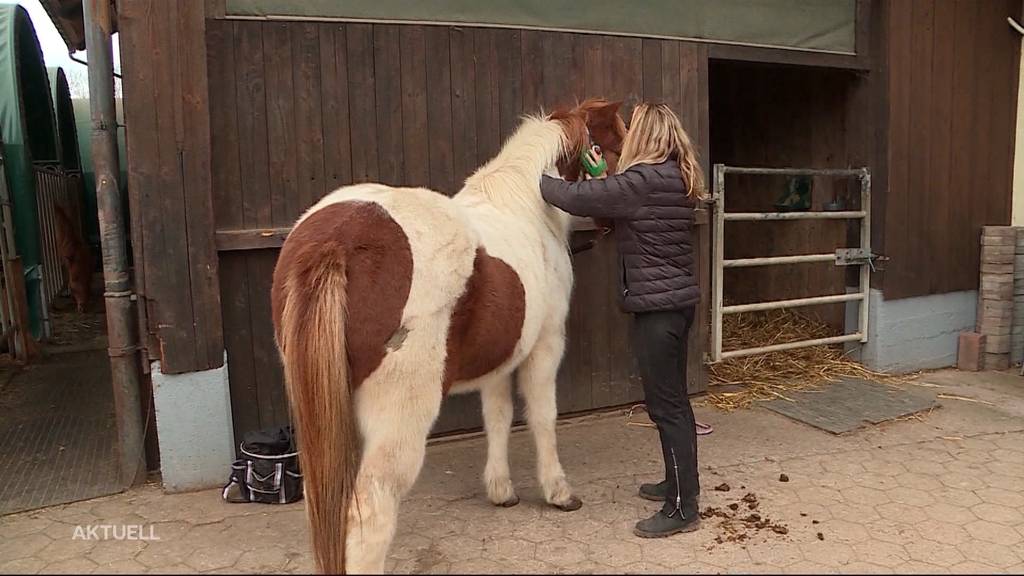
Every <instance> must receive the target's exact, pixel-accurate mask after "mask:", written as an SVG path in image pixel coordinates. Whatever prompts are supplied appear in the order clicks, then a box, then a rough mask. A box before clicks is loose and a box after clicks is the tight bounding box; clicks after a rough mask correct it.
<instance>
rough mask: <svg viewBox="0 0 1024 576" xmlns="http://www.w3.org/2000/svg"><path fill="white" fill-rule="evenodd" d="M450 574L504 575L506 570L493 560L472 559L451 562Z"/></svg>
mask: <svg viewBox="0 0 1024 576" xmlns="http://www.w3.org/2000/svg"><path fill="white" fill-rule="evenodd" d="M451 572H452V573H453V574H505V573H506V569H505V568H504V567H503V566H502V565H501V564H498V563H497V562H495V561H493V560H488V559H486V558H473V559H471V560H459V561H457V562H452V567H451Z"/></svg>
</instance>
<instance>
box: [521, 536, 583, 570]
mask: <svg viewBox="0 0 1024 576" xmlns="http://www.w3.org/2000/svg"><path fill="white" fill-rule="evenodd" d="M534 556H535V557H536V559H537V560H539V561H541V562H545V563H547V564H551V565H552V566H563V567H564V566H572V565H575V564H579V563H581V562H585V561H588V560H591V558H592V556H591V554H590V548H589V546H588V545H587V544H584V543H582V542H576V541H573V540H564V539H558V540H549V541H547V542H541V543H540V544H537V549H536V550H535V552H534Z"/></svg>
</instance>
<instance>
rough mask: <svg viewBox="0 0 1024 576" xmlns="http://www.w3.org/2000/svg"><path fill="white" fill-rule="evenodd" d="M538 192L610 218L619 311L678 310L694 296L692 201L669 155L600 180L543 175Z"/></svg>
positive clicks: (579, 212) (579, 211)
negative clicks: (617, 270) (616, 260)
mask: <svg viewBox="0 0 1024 576" xmlns="http://www.w3.org/2000/svg"><path fill="white" fill-rule="evenodd" d="M541 193H542V194H543V195H544V200H546V201H547V202H548V203H550V204H553V205H555V206H557V207H559V208H561V209H562V210H564V211H566V212H568V213H570V214H575V215H576V216H583V217H593V218H609V219H613V220H614V221H615V239H616V243H617V244H618V248H619V267H620V274H619V288H620V292H619V293H620V294H621V296H622V298H621V301H620V305H621V307H622V309H623V310H624V311H626V312H654V311H661V310H679V309H682V308H686V307H689V306H692V305H694V304H696V303H697V302H698V301H699V300H700V288H699V287H698V286H697V277H696V276H694V261H695V256H696V255H695V254H694V253H693V226H694V209H695V201H694V200H693V199H691V198H690V197H689V196H687V190H686V185H685V184H684V183H683V179H682V174H681V173H680V171H679V163H678V162H677V161H676V160H675V159H669V160H668V161H666V162H663V163H661V164H637V165H636V166H633V167H631V168H629V169H628V170H626V171H625V172H623V173H621V174H615V175H612V176H608V177H607V178H604V179H600V180H582V181H579V182H567V181H565V180H560V179H558V178H551V177H548V176H544V177H543V178H542V180H541Z"/></svg>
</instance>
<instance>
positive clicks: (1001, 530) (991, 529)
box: [964, 520, 1021, 546]
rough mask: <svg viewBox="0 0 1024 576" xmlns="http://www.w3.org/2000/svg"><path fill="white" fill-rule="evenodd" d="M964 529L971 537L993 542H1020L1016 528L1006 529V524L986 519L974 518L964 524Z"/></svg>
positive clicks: (1005, 544)
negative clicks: (972, 520)
mask: <svg viewBox="0 0 1024 576" xmlns="http://www.w3.org/2000/svg"><path fill="white" fill-rule="evenodd" d="M964 529H965V530H967V533H968V534H970V535H971V536H972V537H974V538H976V539H978V540H984V541H985V542H991V543H993V544H1002V545H1004V546H1014V545H1017V544H1019V543H1020V542H1021V536H1020V534H1019V533H1017V531H1016V530H1008V529H1007V528H1006V526H1003V525H1001V524H996V523H994V522H989V521H988V520H975V521H974V522H971V523H970V524H967V525H965V526H964Z"/></svg>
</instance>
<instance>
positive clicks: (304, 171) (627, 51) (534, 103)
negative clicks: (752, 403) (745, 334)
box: [207, 20, 708, 433]
mask: <svg viewBox="0 0 1024 576" xmlns="http://www.w3.org/2000/svg"><path fill="white" fill-rule="evenodd" d="M207 26H208V28H207V48H208V62H209V68H210V76H209V77H210V106H211V111H210V117H211V122H212V154H213V162H212V165H213V199H214V200H213V205H214V211H215V217H216V227H217V230H218V239H219V240H222V241H221V242H220V244H221V245H220V248H221V251H220V281H221V299H222V307H223V315H224V324H225V345H226V347H227V351H228V358H229V361H228V366H229V371H230V374H229V375H230V382H231V398H232V404H233V406H232V408H233V411H234V425H235V429H236V433H238V432H242V431H246V430H251V429H253V428H256V427H259V426H265V425H270V424H274V423H280V422H283V421H285V420H286V419H287V414H286V411H287V407H286V403H285V398H284V392H283V388H282V383H281V382H282V381H281V370H280V365H279V361H278V357H277V354H276V350H275V348H274V342H273V337H272V329H271V318H270V304H269V289H270V283H271V272H272V270H273V267H274V263H275V259H276V256H277V247H278V246H279V245H280V237H281V231H280V229H281V228H284V227H287V226H290V225H291V223H292V222H293V221H294V219H295V218H296V217H297V216H298V215H299V214H300V212H302V211H303V210H304V209H305V208H306V207H307V206H309V205H310V204H312V203H313V202H315V201H316V200H317V199H318V198H320V197H322V196H323V195H325V194H326V193H328V192H330V191H331V190H333V189H335V188H337V187H339V186H342V185H345V184H349V183H353V182H363V181H380V182H385V183H389V184H395V185H422V186H428V187H430V188H433V189H435V190H438V191H441V192H444V193H446V194H452V193H454V192H456V191H457V190H458V188H459V187H460V184H461V182H462V181H463V179H464V178H465V177H466V176H467V175H469V174H470V173H471V172H472V171H473V170H474V169H475V168H476V167H478V166H479V165H481V164H482V163H484V162H486V161H487V160H489V159H490V158H491V157H492V156H493V155H494V154H495V153H496V152H497V151H498V149H499V147H500V146H501V144H502V142H503V140H504V138H505V137H506V136H508V135H509V134H510V133H511V132H512V130H513V129H514V128H515V127H516V126H517V125H518V121H519V117H520V115H521V114H523V113H535V112H537V111H539V110H540V109H541V107H546V108H548V109H550V108H551V107H552V106H554V105H556V104H559V103H566V102H571V101H572V100H573V99H574V98H577V97H578V98H583V97H586V96H604V97H608V98H612V99H625V101H626V105H625V107H624V109H623V111H622V113H623V115H624V117H625V118H626V119H627V120H628V118H629V114H630V113H631V111H632V107H633V106H634V105H635V103H636V102H637V101H639V100H641V99H648V100H655V99H656V100H665V101H667V102H669V103H671V104H672V105H673V106H674V107H675V108H676V109H677V110H678V111H679V112H680V114H681V116H682V118H683V120H684V123H685V124H686V126H687V128H688V129H689V130H690V131H691V132H692V133H693V134H694V137H695V138H696V140H697V141H698V142H701V143H702V147H703V149H704V150H706V149H707V144H706V142H707V134H708V126H707V108H706V105H707V94H706V85H707V67H706V65H707V64H706V63H707V57H706V54H707V53H706V48H704V47H701V46H699V45H695V44H687V43H682V42H676V41H662V40H642V39H636V38H621V37H602V36H594V35H577V34H568V33H548V32H539V31H519V30H506V29H473V28H455V27H443V26H415V25H404V26H403V25H376V24H341V23H314V22H255V21H231V20H209V21H208V22H207ZM705 157H706V155H705ZM263 229H278V230H277V232H276V233H274V234H271V235H270V236H269V237H266V238H264V237H262V236H261V235H260V234H259V230H263ZM231 239H234V241H232V240H231ZM260 246H262V247H263V248H258V247H260ZM615 269H616V267H615V252H614V246H613V245H612V244H611V243H610V242H605V243H603V244H602V245H600V246H599V248H597V249H595V250H592V251H588V252H585V253H581V254H579V255H577V256H576V257H575V270H576V283H577V288H576V290H575V293H574V298H573V305H572V311H571V318H570V320H569V334H570V336H569V350H568V353H567V358H566V360H565V362H563V366H562V374H561V375H560V382H559V387H558V403H559V411H560V412H562V413H571V412H577V411H582V410H587V409H590V408H592V407H595V406H613V405H620V404H625V403H629V402H632V401H635V400H637V399H639V398H641V397H642V393H641V388H640V385H639V382H638V381H637V379H636V378H635V377H633V375H632V373H633V370H631V367H632V360H631V356H630V348H629V341H628V324H627V318H626V317H625V316H624V315H621V314H620V313H618V311H617V310H616V307H615V306H616V304H615V297H616V295H615V286H616V283H615V276H614V271H615ZM694 332H695V333H697V332H700V331H697V330H695V331H694ZM700 341H701V337H700V336H695V338H694V344H693V345H691V350H694V349H695V348H694V347H695V346H698V342H700ZM701 349H702V348H701ZM691 376H692V382H691V383H690V387H691V389H696V388H700V387H703V386H704V383H703V382H702V381H701V380H700V378H702V377H703V370H702V369H701V358H700V354H692V358H691ZM476 406H478V401H477V399H476V395H471V396H469V397H455V398H450V399H447V400H446V406H445V408H444V410H443V412H442V417H441V420H440V421H439V423H438V425H437V427H436V428H435V431H436V432H444V431H451V430H458V429H466V428H473V427H476V426H479V424H480V420H479V410H478V409H477V408H476Z"/></svg>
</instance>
